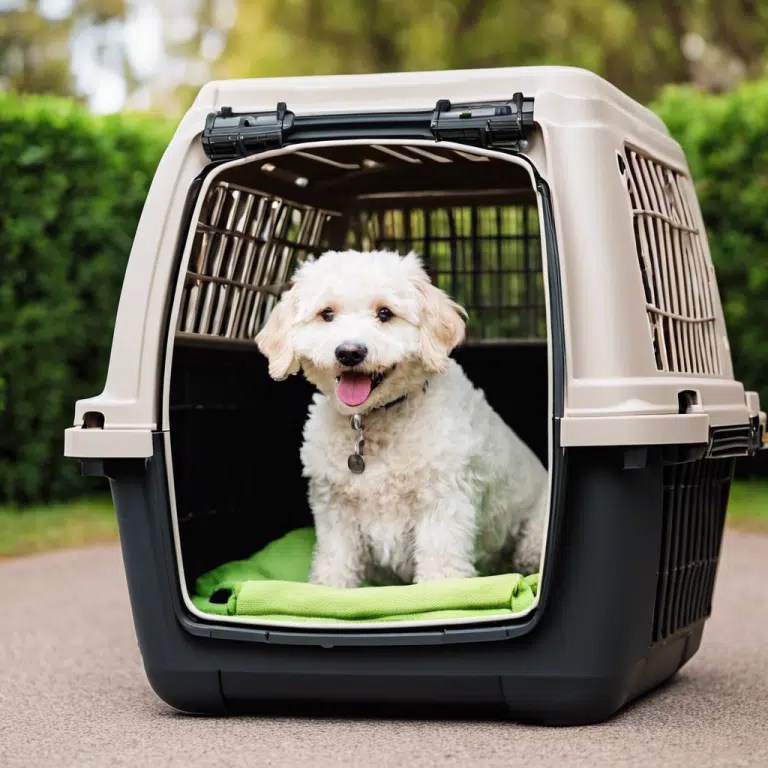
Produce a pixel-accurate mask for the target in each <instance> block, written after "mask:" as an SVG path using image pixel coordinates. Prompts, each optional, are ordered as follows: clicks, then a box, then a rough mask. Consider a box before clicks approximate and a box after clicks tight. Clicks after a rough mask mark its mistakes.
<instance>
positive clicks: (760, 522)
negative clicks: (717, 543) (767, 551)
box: [728, 480, 768, 531]
mask: <svg viewBox="0 0 768 768" xmlns="http://www.w3.org/2000/svg"><path fill="white" fill-rule="evenodd" d="M728 522H729V523H730V524H731V525H733V526H734V527H737V528H741V529H743V530H751V531H768V481H766V480H741V481H739V482H735V483H734V484H733V486H732V487H731V497H730V502H729V503H728Z"/></svg>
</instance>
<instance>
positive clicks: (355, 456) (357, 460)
mask: <svg viewBox="0 0 768 768" xmlns="http://www.w3.org/2000/svg"><path fill="white" fill-rule="evenodd" d="M347 466H348V467H349V471H350V472H353V473H354V474H356V475H361V474H362V473H363V472H364V471H365V459H364V458H363V457H362V456H361V455H360V454H359V453H351V454H350V455H349V458H348V459H347Z"/></svg>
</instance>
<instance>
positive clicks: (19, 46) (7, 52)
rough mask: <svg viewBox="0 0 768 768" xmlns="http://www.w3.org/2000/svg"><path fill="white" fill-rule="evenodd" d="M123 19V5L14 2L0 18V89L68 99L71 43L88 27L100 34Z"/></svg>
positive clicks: (102, 0)
mask: <svg viewBox="0 0 768 768" xmlns="http://www.w3.org/2000/svg"><path fill="white" fill-rule="evenodd" d="M124 17H125V4H124V2H123V0H84V1H83V2H79V3H69V2H62V3H46V2H45V1H44V0H17V1H15V2H14V1H13V0H11V2H8V3H4V4H3V10H2V12H0V86H1V87H2V88H3V89H10V90H15V91H19V92H20V93H49V94H71V93H72V92H73V90H74V88H73V80H72V73H71V70H70V57H71V53H70V43H71V41H72V38H73V35H74V34H75V33H76V32H77V31H78V30H79V29H82V27H83V26H84V25H87V26H89V27H90V28H91V29H92V30H94V31H95V32H97V33H98V32H104V31H105V30H106V29H107V28H108V27H109V26H110V24H112V23H113V22H115V21H121V20H123V19H124Z"/></svg>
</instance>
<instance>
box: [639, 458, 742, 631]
mask: <svg viewBox="0 0 768 768" xmlns="http://www.w3.org/2000/svg"><path fill="white" fill-rule="evenodd" d="M732 476H733V459H702V460H699V461H696V462H692V463H688V464H678V465H674V466H670V467H666V468H665V469H664V511H663V522H662V540H661V557H660V561H659V582H658V587H657V592H656V609H655V612H654V621H653V637H652V642H654V643H657V642H659V641H661V640H664V639H665V638H667V637H670V636H672V635H674V634H675V633H676V632H679V631H680V630H682V629H685V628H686V627H689V626H690V625H692V624H695V623H696V622H697V621H699V620H700V619H704V618H706V617H708V616H709V615H710V613H711V612H712V593H713V591H714V587H715V574H716V571H717V563H718V560H719V558H720V544H721V542H722V537H723V526H724V525H725V511H726V507H727V505H728V492H729V490H730V483H731V478H732Z"/></svg>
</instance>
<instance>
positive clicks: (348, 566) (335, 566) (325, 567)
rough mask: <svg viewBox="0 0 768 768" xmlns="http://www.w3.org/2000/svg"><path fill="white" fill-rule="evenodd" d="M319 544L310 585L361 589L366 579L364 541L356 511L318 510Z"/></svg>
mask: <svg viewBox="0 0 768 768" xmlns="http://www.w3.org/2000/svg"><path fill="white" fill-rule="evenodd" d="M313 512H314V516H315V530H316V532H317V542H316V544H315V551H314V555H313V557H312V568H311V570H310V573H309V583H310V584H321V585H323V586H326V587H343V588H347V589H349V588H353V587H359V586H360V584H361V582H362V580H363V542H362V536H361V534H360V530H359V528H358V526H357V523H356V520H355V515H354V511H353V510H351V509H344V507H343V505H342V506H337V505H334V506H329V507H321V508H317V507H316V508H315V509H314V510H313Z"/></svg>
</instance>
